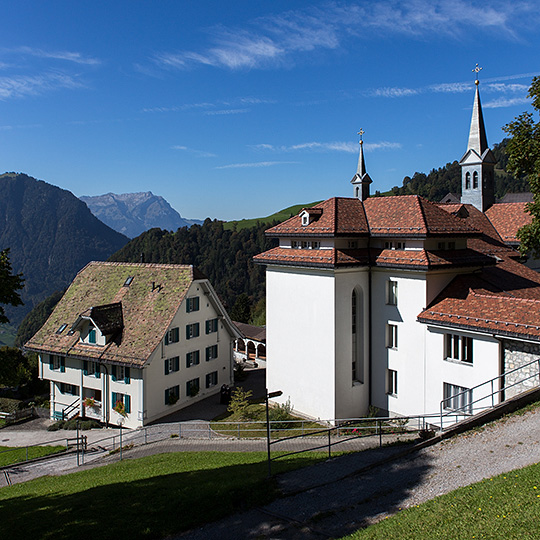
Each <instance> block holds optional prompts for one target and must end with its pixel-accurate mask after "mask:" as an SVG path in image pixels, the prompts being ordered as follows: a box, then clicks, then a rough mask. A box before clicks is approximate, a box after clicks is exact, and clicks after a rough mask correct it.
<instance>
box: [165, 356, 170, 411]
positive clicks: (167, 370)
mask: <svg viewBox="0 0 540 540" xmlns="http://www.w3.org/2000/svg"><path fill="white" fill-rule="evenodd" d="M164 364H165V375H168V374H169V361H168V360H167V359H165V362H164ZM165 402H167V400H165Z"/></svg>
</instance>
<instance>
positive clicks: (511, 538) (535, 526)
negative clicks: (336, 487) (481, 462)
mask: <svg viewBox="0 0 540 540" xmlns="http://www.w3.org/2000/svg"><path fill="white" fill-rule="evenodd" d="M346 538H347V539H349V540H352V539H354V540H368V539H369V540H388V539H394V538H396V539H398V538H399V539H400V540H436V539H441V540H449V539H460V540H461V539H470V538H475V539H476V538H484V539H491V540H503V539H504V540H529V539H530V540H532V539H538V538H540V464H536V465H531V466H529V467H525V468H524V469H519V470H516V471H512V472H511V473H507V474H502V475H501V476H497V477H494V478H491V479H489V480H483V481H482V482H479V483H478V484H473V485H472V486H468V487H464V488H461V489H458V490H456V491H453V492H451V493H448V494H447V495H442V496H441V497H437V498H436V499H433V500H431V501H428V502H426V503H424V504H421V505H419V506H416V507H414V508H409V509H407V510H403V511H402V512H399V513H398V514H397V515H395V516H393V517H390V518H387V519H385V520H383V521H381V522H380V523H378V524H377V525H373V526H371V527H368V528H367V529H364V530H361V531H358V532H357V533H355V534H353V535H351V536H347V537H346Z"/></svg>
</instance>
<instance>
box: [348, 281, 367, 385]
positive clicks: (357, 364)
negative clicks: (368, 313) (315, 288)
mask: <svg viewBox="0 0 540 540" xmlns="http://www.w3.org/2000/svg"><path fill="white" fill-rule="evenodd" d="M362 312H363V294H362V291H361V290H357V289H354V290H353V292H352V294H351V337H352V351H351V352H352V354H351V362H352V380H353V382H364V361H363V360H364V358H363V348H364V343H363V339H362V338H363V330H364V328H363V324H362Z"/></svg>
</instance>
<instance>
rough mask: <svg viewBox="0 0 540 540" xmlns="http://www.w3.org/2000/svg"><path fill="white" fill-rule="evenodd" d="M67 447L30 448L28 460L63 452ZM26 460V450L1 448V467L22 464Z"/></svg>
mask: <svg viewBox="0 0 540 540" xmlns="http://www.w3.org/2000/svg"><path fill="white" fill-rule="evenodd" d="M65 449H66V447H65V446H31V447H29V448H28V459H35V458H38V457H43V456H48V455H49V454H56V453H58V452H63V451H64V450H65ZM25 460H26V448H13V447H9V446H0V467H5V466H6V465H11V464H12V463H20V462H21V461H25Z"/></svg>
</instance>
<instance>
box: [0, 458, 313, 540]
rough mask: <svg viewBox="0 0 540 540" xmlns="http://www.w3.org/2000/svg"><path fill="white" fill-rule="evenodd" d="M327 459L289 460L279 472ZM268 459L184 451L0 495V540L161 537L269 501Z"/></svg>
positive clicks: (272, 494)
mask: <svg viewBox="0 0 540 540" xmlns="http://www.w3.org/2000/svg"><path fill="white" fill-rule="evenodd" d="M322 459H324V455H323V454H319V455H318V456H314V455H313V454H310V455H309V456H308V455H306V456H292V457H290V458H284V459H283V460H280V461H279V462H277V463H274V464H273V465H272V471H273V472H274V473H277V472H282V471H285V470H290V469H294V468H298V467H302V466H306V465H311V464H313V463H314V462H316V461H320V460H322ZM266 474H267V463H266V454H265V453H264V452H252V453H240V452H238V453H237V452H233V453H221V452H179V453H173V454H160V455H154V456H149V457H145V458H141V459H136V460H124V461H121V462H117V463H114V464H112V465H107V466H105V467H99V468H95V469H92V470H88V471H80V472H77V473H74V474H70V475H67V476H59V477H44V478H39V479H37V480H33V481H31V482H26V483H23V484H16V485H14V486H11V487H5V488H2V489H0V538H9V539H10V540H16V539H24V540H27V539H29V538H39V539H40V540H47V539H58V538H61V539H62V540H64V539H71V538H73V539H77V540H80V539H81V538H96V539H97V538H99V539H100V540H101V539H108V538H111V539H115V540H119V539H122V538H126V539H127V538H129V539H138V538H163V537H165V536H166V535H168V534H172V533H176V532H180V531H183V530H186V529H189V528H191V527H194V526H197V525H200V524H202V523H206V522H209V521H213V520H216V519H218V518H221V517H223V516H226V515H229V514H232V513H234V512H238V511H241V510H245V509H246V508H250V507H253V506H256V505H260V504H263V503H266V502H268V501H270V500H272V499H273V498H274V497H275V496H276V492H275V484H274V482H273V481H272V480H270V481H269V480H267V479H266Z"/></svg>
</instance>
